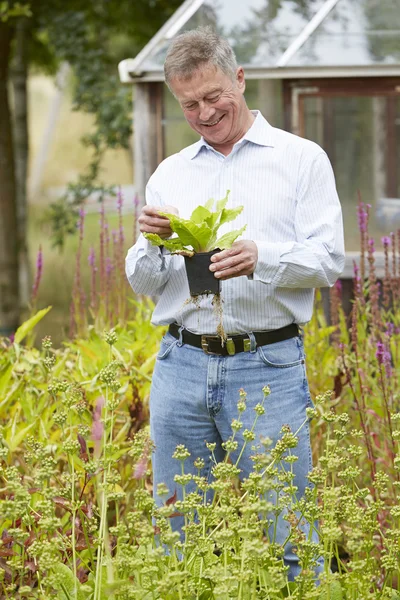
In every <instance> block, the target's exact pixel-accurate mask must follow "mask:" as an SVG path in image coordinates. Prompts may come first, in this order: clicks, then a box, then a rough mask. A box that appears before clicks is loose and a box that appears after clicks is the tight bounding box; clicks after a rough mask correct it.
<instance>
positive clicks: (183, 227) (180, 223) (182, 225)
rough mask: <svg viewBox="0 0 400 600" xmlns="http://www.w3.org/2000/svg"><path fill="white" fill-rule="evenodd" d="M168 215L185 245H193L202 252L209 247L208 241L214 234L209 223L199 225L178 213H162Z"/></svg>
mask: <svg viewBox="0 0 400 600" xmlns="http://www.w3.org/2000/svg"><path fill="white" fill-rule="evenodd" d="M160 214H161V215H163V216H166V217H168V219H169V220H170V224H171V229H172V231H174V232H175V233H176V234H177V235H178V236H179V238H180V240H181V242H182V244H183V245H184V246H192V248H193V250H194V251H195V252H202V251H204V250H206V249H207V245H208V242H209V240H210V238H211V235H212V230H211V229H210V228H209V226H208V225H207V223H204V222H203V223H201V224H200V225H197V224H196V223H192V221H189V220H187V219H182V218H181V217H178V216H177V215H171V214H167V213H160Z"/></svg>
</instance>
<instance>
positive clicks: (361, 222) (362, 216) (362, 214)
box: [357, 202, 368, 233]
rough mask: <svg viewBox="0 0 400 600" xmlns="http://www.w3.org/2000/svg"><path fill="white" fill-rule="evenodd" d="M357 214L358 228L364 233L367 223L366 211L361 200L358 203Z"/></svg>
mask: <svg viewBox="0 0 400 600" xmlns="http://www.w3.org/2000/svg"><path fill="white" fill-rule="evenodd" d="M357 214H358V228H359V230H360V231H361V233H365V232H366V231H367V225H368V211H366V210H365V208H364V203H363V202H360V204H359V205H358V207H357Z"/></svg>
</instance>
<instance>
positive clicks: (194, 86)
mask: <svg viewBox="0 0 400 600" xmlns="http://www.w3.org/2000/svg"><path fill="white" fill-rule="evenodd" d="M170 87H171V90H172V92H173V94H174V95H175V97H176V98H177V100H178V102H179V104H180V105H181V107H182V110H183V112H184V115H185V118H186V120H187V122H188V123H189V125H190V127H191V128H192V129H194V131H197V133H199V134H200V135H202V136H203V137H204V139H205V140H207V142H209V144H210V145H212V146H216V147H218V146H225V145H227V146H229V145H233V144H234V143H235V142H237V141H238V140H239V139H240V138H241V137H243V135H244V134H245V133H246V131H247V129H248V118H249V117H248V109H247V106H246V103H245V100H244V97H243V93H244V90H245V81H244V73H243V69H242V68H241V67H239V68H238V70H237V73H236V79H235V81H232V80H231V78H230V77H229V76H228V75H226V74H225V73H223V72H222V71H221V70H220V69H217V67H215V66H214V65H211V64H210V65H205V66H204V67H201V68H200V69H198V70H197V71H195V72H194V74H193V75H192V77H191V78H190V79H178V78H175V79H173V80H172V81H171V82H170Z"/></svg>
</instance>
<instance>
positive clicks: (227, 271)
mask: <svg viewBox="0 0 400 600" xmlns="http://www.w3.org/2000/svg"><path fill="white" fill-rule="evenodd" d="M257 260H258V248H257V245H256V244H255V242H253V241H251V240H240V241H238V242H234V243H233V244H232V247H231V248H229V250H222V252H218V253H217V254H214V255H213V256H212V257H211V263H212V264H211V265H210V271H213V272H214V274H215V277H217V279H221V280H224V279H230V278H231V277H240V276H241V275H251V274H252V273H254V269H255V268H256V265H257Z"/></svg>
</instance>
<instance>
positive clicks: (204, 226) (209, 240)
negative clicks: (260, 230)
mask: <svg viewBox="0 0 400 600" xmlns="http://www.w3.org/2000/svg"><path fill="white" fill-rule="evenodd" d="M228 197H229V190H228V191H227V193H226V196H225V198H223V199H222V200H219V201H217V202H215V201H214V199H213V198H211V199H210V200H208V202H207V203H206V204H205V206H198V207H197V208H195V210H194V211H193V212H192V214H191V216H190V218H189V219H182V218H181V217H178V216H177V215H174V214H170V213H164V212H160V214H161V215H162V216H164V217H167V218H168V219H169V221H170V225H171V229H172V231H173V232H174V234H175V235H174V236H173V237H171V238H169V239H167V240H164V239H162V238H161V237H160V236H159V235H157V234H155V233H145V234H144V235H145V237H146V238H147V239H148V240H149V241H150V242H151V243H152V244H154V245H156V246H164V248H166V249H167V250H169V251H170V252H171V254H180V255H182V256H183V257H184V258H185V265H186V274H187V277H188V282H189V290H190V295H191V296H192V297H197V296H200V295H202V294H219V293H220V281H219V279H217V278H216V277H214V273H212V272H211V271H210V270H209V267H210V262H211V256H212V255H213V254H215V253H216V252H220V251H221V250H225V249H227V248H230V247H231V246H232V244H233V242H234V241H235V240H236V239H237V238H238V237H239V236H240V235H241V234H242V233H243V231H244V230H245V229H246V225H245V226H244V227H242V228H241V229H236V230H234V231H229V232H228V233H225V234H224V235H222V236H221V237H218V230H219V228H220V227H221V226H222V225H224V224H225V223H229V222H230V221H233V220H234V219H235V218H236V217H237V216H238V215H239V214H240V213H241V212H242V210H243V206H238V207H237V208H226V204H227V202H228ZM214 205H215V206H214ZM213 208H215V210H213Z"/></svg>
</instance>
